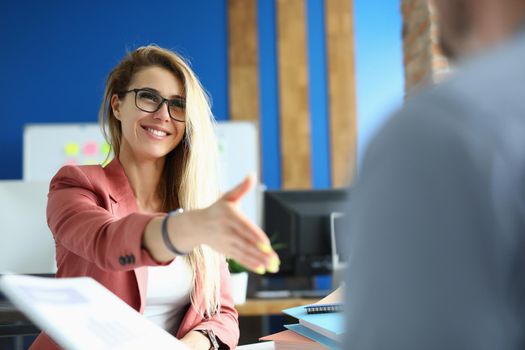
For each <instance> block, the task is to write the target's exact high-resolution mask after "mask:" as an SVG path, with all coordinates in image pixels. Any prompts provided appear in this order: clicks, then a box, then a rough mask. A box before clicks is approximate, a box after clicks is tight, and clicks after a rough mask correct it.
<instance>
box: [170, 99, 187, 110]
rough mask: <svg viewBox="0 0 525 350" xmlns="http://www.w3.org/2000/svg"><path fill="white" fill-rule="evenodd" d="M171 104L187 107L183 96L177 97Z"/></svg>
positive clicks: (174, 106)
mask: <svg viewBox="0 0 525 350" xmlns="http://www.w3.org/2000/svg"><path fill="white" fill-rule="evenodd" d="M170 106H171V107H172V108H177V109H184V108H185V107H186V103H185V101H184V99H182V98H175V99H173V100H171V101H170Z"/></svg>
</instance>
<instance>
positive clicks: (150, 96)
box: [136, 90, 186, 121]
mask: <svg viewBox="0 0 525 350" xmlns="http://www.w3.org/2000/svg"><path fill="white" fill-rule="evenodd" d="M136 102H137V107H138V108H140V109H142V110H143V111H145V112H150V113H153V112H156V111H158V110H159V108H160V105H161V104H162V103H163V102H164V99H163V98H162V97H161V96H159V95H158V94H156V93H154V92H152V91H148V90H138V91H137V98H136ZM167 102H168V112H169V114H170V117H171V118H173V119H176V120H179V121H184V120H185V116H186V111H185V103H184V102H185V101H184V99H183V98H174V99H172V100H168V101H167Z"/></svg>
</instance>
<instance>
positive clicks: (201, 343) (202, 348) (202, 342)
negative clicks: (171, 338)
mask: <svg viewBox="0 0 525 350" xmlns="http://www.w3.org/2000/svg"><path fill="white" fill-rule="evenodd" d="M181 341H182V342H183V343H184V344H185V345H186V346H188V347H189V348H190V349H192V350H208V349H209V348H210V347H211V343H210V340H209V339H208V337H206V336H205V335H204V334H202V333H201V332H197V331H191V332H188V333H187V334H186V335H185V336H184V337H182V339H181Z"/></svg>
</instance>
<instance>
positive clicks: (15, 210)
mask: <svg viewBox="0 0 525 350" xmlns="http://www.w3.org/2000/svg"><path fill="white" fill-rule="evenodd" d="M48 188H49V183H47V182H34V181H0V221H1V222H2V225H1V226H0V273H4V272H16V273H54V272H55V271H56V264H55V243H54V241H53V237H52V235H51V232H50V231H49V228H48V226H47V221H46V205H47V192H48Z"/></svg>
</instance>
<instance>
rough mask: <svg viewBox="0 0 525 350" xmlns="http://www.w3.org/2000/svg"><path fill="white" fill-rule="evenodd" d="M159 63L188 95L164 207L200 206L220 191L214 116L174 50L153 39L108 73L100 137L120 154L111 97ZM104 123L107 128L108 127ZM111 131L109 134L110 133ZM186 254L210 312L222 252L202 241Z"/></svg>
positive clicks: (169, 158) (168, 166)
mask: <svg viewBox="0 0 525 350" xmlns="http://www.w3.org/2000/svg"><path fill="white" fill-rule="evenodd" d="M151 66H159V67H162V68H165V69H167V70H168V71H170V72H172V73H173V74H174V75H175V77H177V79H179V80H180V81H181V83H182V84H183V86H184V93H185V98H186V125H185V134H184V138H183V139H182V141H181V143H180V144H179V145H178V146H177V147H176V148H175V149H174V150H173V151H171V152H170V153H169V154H168V155H166V161H165V165H164V173H163V176H162V179H161V183H160V184H159V188H158V191H159V195H160V197H161V199H162V203H163V205H162V206H163V210H165V211H170V210H174V209H177V208H178V207H181V208H184V209H185V210H191V209H197V208H203V207H206V206H209V205H210V204H212V203H213V202H214V201H215V200H217V198H218V196H219V189H218V179H217V178H218V175H217V173H218V169H217V152H218V151H217V142H216V138H215V133H214V123H215V121H214V118H213V115H212V113H211V109H210V103H209V100H208V97H207V95H206V93H205V91H204V89H203V88H202V86H201V84H200V82H199V80H198V79H197V77H196V76H195V74H194V73H193V71H192V70H191V69H190V67H189V65H188V64H187V63H186V62H185V61H184V59H183V58H182V57H181V56H179V55H178V54H176V53H174V52H172V51H169V50H166V49H163V48H160V47H158V46H155V45H148V46H144V47H140V48H138V49H136V50H135V51H132V52H130V53H128V54H127V56H126V57H125V58H124V59H123V60H122V61H121V62H120V63H119V64H118V65H117V66H116V67H115V68H114V69H113V71H112V72H111V73H110V74H109V76H108V79H107V82H106V89H105V92H104V99H103V102H102V106H101V107H100V111H99V120H100V123H101V126H102V130H103V133H104V137H105V138H106V140H107V142H108V143H109V144H110V145H111V148H112V151H113V154H114V155H115V156H118V155H119V152H120V146H121V140H122V129H121V124H120V121H119V120H118V119H117V118H115V115H114V114H113V110H112V108H111V97H112V96H113V95H114V94H116V95H117V96H119V98H123V97H124V92H125V91H127V90H128V87H129V84H130V82H131V80H132V78H133V76H134V75H135V74H136V73H137V72H139V71H140V70H141V69H144V68H146V67H151ZM106 126H107V130H106ZM108 133H109V135H108ZM185 259H186V260H187V262H188V263H189V264H190V266H191V268H192V271H193V279H192V281H193V283H192V285H193V289H192V292H191V302H192V304H193V305H194V306H195V307H196V308H197V310H199V312H201V311H204V312H203V313H202V316H203V317H209V316H211V315H213V314H215V313H217V312H218V311H219V309H220V270H219V266H220V263H221V260H223V259H224V257H223V256H222V255H220V254H218V253H216V252H215V251H213V250H212V249H210V247H208V246H206V245H202V246H198V247H196V248H195V249H194V250H193V251H192V252H191V253H189V254H188V255H187V256H186V257H185ZM197 279H199V280H200V282H201V285H202V289H201V291H200V292H201V293H202V296H203V299H204V305H202V308H201V307H199V305H198V304H197V301H196V300H195V292H196V290H195V285H196V281H197Z"/></svg>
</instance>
